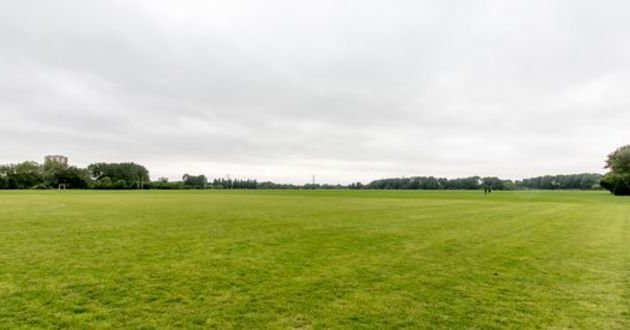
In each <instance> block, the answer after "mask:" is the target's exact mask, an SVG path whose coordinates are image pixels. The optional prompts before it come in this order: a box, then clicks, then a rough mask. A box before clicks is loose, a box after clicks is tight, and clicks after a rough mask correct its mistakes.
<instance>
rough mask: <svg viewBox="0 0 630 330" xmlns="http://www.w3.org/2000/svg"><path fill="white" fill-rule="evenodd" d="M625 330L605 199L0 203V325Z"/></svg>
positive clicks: (342, 195) (626, 226)
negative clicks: (602, 329)
mask: <svg viewBox="0 0 630 330" xmlns="http://www.w3.org/2000/svg"><path fill="white" fill-rule="evenodd" d="M60 327H71V328H86V329H87V328H89V329H94V328H145V329H150V328H171V327H172V328H175V327H177V328H195V327H198V328H219V329H229V328H235V329H250V328H318V329H327V328H404V327H408V328H519V329H520V328H584V329H595V328H607V329H608V328H618V329H628V328H630V199H629V198H615V197H612V196H610V195H608V194H607V193H604V192H495V193H493V194H491V195H489V196H484V195H483V193H482V192H412V191H147V192H137V191H127V192H103V191H67V192H56V191H54V192H53V191H46V192H39V191H17V192H16V191H13V192H9V191H2V192H0V328H7V329H9V328H10V329H14V328H60Z"/></svg>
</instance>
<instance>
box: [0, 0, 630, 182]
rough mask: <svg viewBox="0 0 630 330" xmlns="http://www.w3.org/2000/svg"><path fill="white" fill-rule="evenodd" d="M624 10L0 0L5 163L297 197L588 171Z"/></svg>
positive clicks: (608, 112)
mask: <svg viewBox="0 0 630 330" xmlns="http://www.w3.org/2000/svg"><path fill="white" fill-rule="evenodd" d="M628 13H630V2H629V1H575V0H570V1H569V0H568V1H550V0H544V1H532V0H528V1H505V0H499V1H430V2H429V1H366V0H361V1H340V0H335V1H322V0H316V1H295V0H288V1H235V0H230V1H155V0H151V1H128V0H125V1H111V0H107V1H105V0H103V1H85V0H79V1H45V0H42V1H27V0H14V1H13V0H2V1H0V163H15V162H18V161H22V160H35V161H38V162H42V161H43V156H44V155H46V154H64V155H67V156H69V157H70V162H71V163H72V164H74V165H79V166H86V165H88V164H90V163H92V162H100V161H110V162H118V161H134V162H138V163H140V164H143V165H145V166H146V167H147V168H148V169H149V170H150V172H151V176H152V178H154V179H155V178H157V177H160V176H166V177H169V178H171V179H177V178H180V177H181V175H182V174H184V173H191V174H202V173H203V174H206V175H207V176H209V177H211V178H214V177H224V176H226V175H228V174H229V175H230V176H231V177H239V178H248V177H250V178H257V179H259V180H274V181H278V182H293V183H304V182H309V181H310V180H311V175H313V174H315V175H316V180H317V181H318V182H328V183H337V182H341V183H349V182H352V181H363V182H368V181H370V180H372V179H378V178H383V177H391V176H413V175H435V176H445V177H461V176H471V175H482V176H485V175H497V176H500V177H503V178H511V179H518V178H523V177H529V176H535V175H543V174H559V173H578V172H603V169H602V167H603V160H604V159H605V157H606V155H607V154H608V153H609V152H611V151H613V150H614V149H615V148H616V147H618V146H621V145H624V144H628V143H630V125H629V124H630V39H629V37H628V32H629V31H630V20H628Z"/></svg>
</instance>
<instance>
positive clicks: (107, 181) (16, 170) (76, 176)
mask: <svg viewBox="0 0 630 330" xmlns="http://www.w3.org/2000/svg"><path fill="white" fill-rule="evenodd" d="M600 181H602V175H600V174H593V173H582V174H572V175H546V176H540V177H534V178H528V179H524V180H520V181H512V180H503V179H500V178H498V177H479V176H472V177H466V178H456V179H447V178H437V177H433V176H416V177H409V178H389V179H380V180H375V181H372V182H370V183H368V184H365V185H364V184H362V183H361V182H356V183H352V184H349V185H339V184H337V185H330V184H304V185H295V184H282V183H274V182H269V181H265V182H259V181H257V180H255V179H245V180H242V179H231V178H216V179H213V180H212V181H210V180H208V178H207V177H206V176H205V175H203V174H201V175H191V174H184V175H183V176H182V180H181V181H174V182H169V180H168V179H166V178H160V179H158V180H157V181H151V179H150V177H149V171H148V170H147V169H146V168H145V167H144V166H142V165H139V164H136V163H132V162H127V163H94V164H90V165H89V166H88V167H87V168H78V167H75V166H68V165H65V164H61V163H57V162H52V161H47V162H45V163H44V164H42V165H40V164H38V163H36V162H22V163H19V164H9V165H0V189H56V188H60V187H62V188H69V189H408V190H475V189H492V190H517V189H582V190H586V189H599V188H600Z"/></svg>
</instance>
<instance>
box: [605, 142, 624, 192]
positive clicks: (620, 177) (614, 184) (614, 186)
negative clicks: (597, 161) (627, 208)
mask: <svg viewBox="0 0 630 330" xmlns="http://www.w3.org/2000/svg"><path fill="white" fill-rule="evenodd" d="M605 168H607V169H609V170H610V172H608V173H606V175H604V177H603V178H602V180H601V183H600V184H601V186H602V187H604V188H605V189H607V190H608V191H610V192H611V193H612V194H614V195H617V196H628V195H630V145H626V146H623V147H620V148H617V150H615V151H613V152H612V153H610V154H609V155H608V158H607V159H606V167H605Z"/></svg>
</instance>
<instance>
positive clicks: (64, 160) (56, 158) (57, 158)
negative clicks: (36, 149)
mask: <svg viewBox="0 0 630 330" xmlns="http://www.w3.org/2000/svg"><path fill="white" fill-rule="evenodd" d="M45 163H57V164H60V165H64V166H68V157H66V156H62V155H48V156H46V157H44V164H45Z"/></svg>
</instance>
